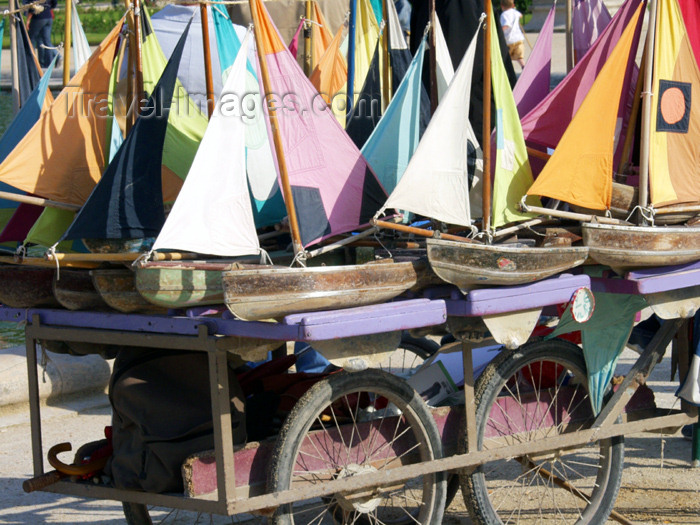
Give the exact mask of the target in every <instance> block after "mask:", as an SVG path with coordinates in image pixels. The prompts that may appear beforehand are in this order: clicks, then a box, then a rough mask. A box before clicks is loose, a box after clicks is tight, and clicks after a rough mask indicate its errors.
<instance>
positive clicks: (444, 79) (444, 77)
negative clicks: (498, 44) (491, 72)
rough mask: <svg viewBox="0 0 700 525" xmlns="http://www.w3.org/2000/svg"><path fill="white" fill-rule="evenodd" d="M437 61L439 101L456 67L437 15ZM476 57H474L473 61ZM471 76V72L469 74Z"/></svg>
mask: <svg viewBox="0 0 700 525" xmlns="http://www.w3.org/2000/svg"><path fill="white" fill-rule="evenodd" d="M435 62H436V64H437V91H438V101H441V100H442V99H443V97H444V96H445V92H446V91H447V87H448V86H449V85H450V82H452V77H454V76H455V68H454V66H453V65H452V58H451V57H450V50H449V49H448V48H447V42H446V41H445V34H444V33H443V32H442V26H440V19H439V18H438V16H437V15H435ZM473 62H474V59H473V58H472V63H473ZM469 77H470V78H471V74H470V75H469Z"/></svg>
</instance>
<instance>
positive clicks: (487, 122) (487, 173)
mask: <svg viewBox="0 0 700 525" xmlns="http://www.w3.org/2000/svg"><path fill="white" fill-rule="evenodd" d="M484 7H485V11H486V32H485V33H484V96H483V97H482V100H483V119H484V121H483V123H482V128H481V131H482V132H481V142H482V146H481V147H482V151H483V154H484V168H483V177H484V180H483V181H482V186H481V187H482V193H481V198H482V203H481V209H482V210H483V213H482V215H483V218H482V220H483V225H482V229H483V231H485V232H488V231H489V230H490V229H491V20H492V18H493V6H492V5H491V0H484Z"/></svg>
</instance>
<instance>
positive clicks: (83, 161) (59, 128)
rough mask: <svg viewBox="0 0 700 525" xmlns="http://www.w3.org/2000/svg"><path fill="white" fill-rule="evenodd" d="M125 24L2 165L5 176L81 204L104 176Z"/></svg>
mask: <svg viewBox="0 0 700 525" xmlns="http://www.w3.org/2000/svg"><path fill="white" fill-rule="evenodd" d="M120 29H121V24H119V25H117V27H115V28H114V29H112V31H111V32H110V33H109V35H107V37H106V38H105V39H104V40H103V41H102V43H101V44H100V46H99V48H98V50H97V51H96V52H95V53H93V55H92V56H91V57H90V59H89V60H88V61H87V62H86V63H85V65H83V67H82V68H81V69H80V70H79V71H78V73H76V75H75V76H74V77H73V79H72V80H71V83H70V84H69V85H68V86H66V87H65V88H64V89H63V91H61V93H60V94H59V95H58V96H57V97H56V100H55V101H54V103H53V104H52V105H51V107H50V108H49V110H48V111H45V112H43V113H42V115H41V117H40V118H39V120H38V122H37V123H36V124H35V125H34V127H32V129H31V130H29V132H28V133H27V134H26V135H25V136H24V138H23V139H22V141H21V142H20V143H19V144H18V145H17V147H15V149H14V150H12V152H11V153H10V154H9V155H8V156H7V158H6V159H5V161H4V162H3V163H2V164H0V180H2V181H3V182H6V183H7V184H9V185H10V186H14V187H15V188H18V189H21V190H23V191H27V192H30V193H33V194H35V195H39V196H41V197H44V198H47V199H51V200H55V201H59V202H65V203H69V204H76V205H82V204H83V202H85V200H86V199H87V198H88V196H89V195H90V192H91V191H92V188H93V187H94V186H95V184H96V183H97V181H98V180H99V179H100V177H101V176H102V171H103V169H104V166H105V153H106V148H107V147H108V145H107V143H106V137H107V123H108V122H110V120H109V119H108V118H107V114H108V95H109V77H110V73H111V71H112V61H113V60H114V57H115V54H116V48H117V39H118V37H119V31H120Z"/></svg>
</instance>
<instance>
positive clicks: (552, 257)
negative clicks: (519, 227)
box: [385, 21, 587, 291]
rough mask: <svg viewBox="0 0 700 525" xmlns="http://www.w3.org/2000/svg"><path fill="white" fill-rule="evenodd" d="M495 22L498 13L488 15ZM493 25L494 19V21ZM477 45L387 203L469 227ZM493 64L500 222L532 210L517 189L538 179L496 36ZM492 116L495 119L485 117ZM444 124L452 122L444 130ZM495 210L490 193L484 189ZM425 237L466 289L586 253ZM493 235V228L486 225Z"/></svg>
mask: <svg viewBox="0 0 700 525" xmlns="http://www.w3.org/2000/svg"><path fill="white" fill-rule="evenodd" d="M490 23H491V24H493V21H491V22H490ZM492 29H493V27H492ZM475 49H476V37H475V38H474V39H473V40H472V43H471V44H470V46H469V48H468V49H467V52H466V54H465V57H464V58H463V60H462V63H461V64H460V66H459V68H458V70H457V72H456V73H455V76H454V79H453V81H452V83H451V84H450V86H449V88H448V90H447V92H446V94H445V96H444V98H443V100H442V101H441V102H440V104H439V105H438V107H437V111H436V112H435V114H434V115H433V118H432V120H431V123H430V125H429V126H428V129H427V130H426V132H425V135H424V136H423V139H422V140H421V142H420V144H419V145H418V149H417V151H416V153H415V155H414V157H413V158H412V160H411V163H410V164H409V166H408V169H407V170H406V173H405V174H404V177H403V178H402V179H401V181H400V182H399V184H398V185H397V187H396V189H395V190H394V192H393V193H392V195H391V196H390V197H389V199H388V201H387V202H386V204H385V208H396V209H403V210H409V211H412V212H414V213H417V214H419V215H423V216H426V217H430V218H431V219H435V220H437V221H441V222H443V223H446V224H450V225H456V226H461V227H463V228H466V229H469V228H474V227H473V224H472V222H473V221H472V210H471V205H470V199H472V200H474V199H476V200H478V199H479V197H480V196H478V195H475V192H471V195H470V192H469V178H470V177H471V178H473V177H478V178H481V171H482V170H481V158H480V157H481V151H480V150H479V148H478V144H477V143H476V138H475V135H474V132H473V130H472V129H471V126H470V125H469V121H468V114H469V106H468V100H469V88H470V84H471V68H472V64H473V60H474V55H475ZM491 51H492V53H491V56H492V57H494V60H492V61H491V62H490V63H491V64H492V67H493V69H492V72H493V80H494V85H495V100H496V108H497V118H496V122H497V124H496V130H497V132H496V138H497V140H496V144H497V159H496V173H495V178H494V180H495V182H494V185H495V189H494V196H493V208H492V209H493V225H494V227H499V226H503V225H505V224H508V223H511V222H516V221H524V220H527V219H529V218H531V217H530V216H528V215H524V214H522V213H520V212H519V211H518V210H517V208H516V207H517V198H516V196H517V195H518V193H519V189H521V190H522V191H525V190H526V189H527V187H529V185H530V184H531V183H532V174H531V172H530V168H529V164H528V161H527V153H526V150H525V144H524V141H523V138H522V131H521V130H520V127H519V123H518V116H517V109H516V106H515V101H514V99H513V96H512V92H511V91H510V88H509V86H508V83H507V77H506V73H505V69H504V67H503V64H502V62H501V58H500V53H498V52H497V41H496V40H495V39H494V41H493V42H492V49H491ZM485 120H486V121H488V120H490V119H485ZM445 130H450V131H449V133H445ZM481 204H482V205H483V208H484V214H486V215H487V216H488V217H489V218H491V217H490V212H489V211H488V210H489V209H491V206H490V205H491V198H490V196H481ZM431 233H432V237H431V238H428V239H427V241H426V244H427V251H428V259H429V261H430V265H431V267H432V269H433V271H434V272H435V273H436V274H437V275H438V276H439V277H440V278H442V279H443V280H445V281H447V282H449V283H452V284H455V285H457V286H458V287H459V288H460V289H462V290H465V291H466V290H468V289H470V288H473V287H476V286H482V285H505V284H521V283H524V282H529V281H534V280H537V279H541V278H544V277H547V276H549V275H552V274H555V273H558V272H561V271H563V270H566V269H567V268H571V267H573V266H575V265H577V264H581V263H582V262H583V261H584V260H585V258H586V252H587V250H586V249H585V248H573V247H570V246H567V247H560V246H556V247H553V246H552V247H546V246H545V247H529V246H525V245H522V244H491V243H489V242H480V241H477V240H475V239H470V238H465V237H459V236H454V235H450V234H444V233H441V232H431ZM485 233H486V235H484V236H485V237H486V238H487V239H489V238H490V236H492V235H493V234H494V232H493V230H487V231H486V232H485Z"/></svg>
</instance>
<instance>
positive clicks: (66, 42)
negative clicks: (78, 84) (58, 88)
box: [63, 0, 73, 86]
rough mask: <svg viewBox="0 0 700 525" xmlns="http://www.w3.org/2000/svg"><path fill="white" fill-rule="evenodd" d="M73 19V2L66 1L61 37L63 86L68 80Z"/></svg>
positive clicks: (70, 0)
mask: <svg viewBox="0 0 700 525" xmlns="http://www.w3.org/2000/svg"><path fill="white" fill-rule="evenodd" d="M72 18H73V0H66V27H65V33H64V35H63V49H64V51H63V85H64V86H66V85H68V81H69V80H70V47H71V40H72V35H71V31H72V30H73V28H72V27H71V24H72Z"/></svg>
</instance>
